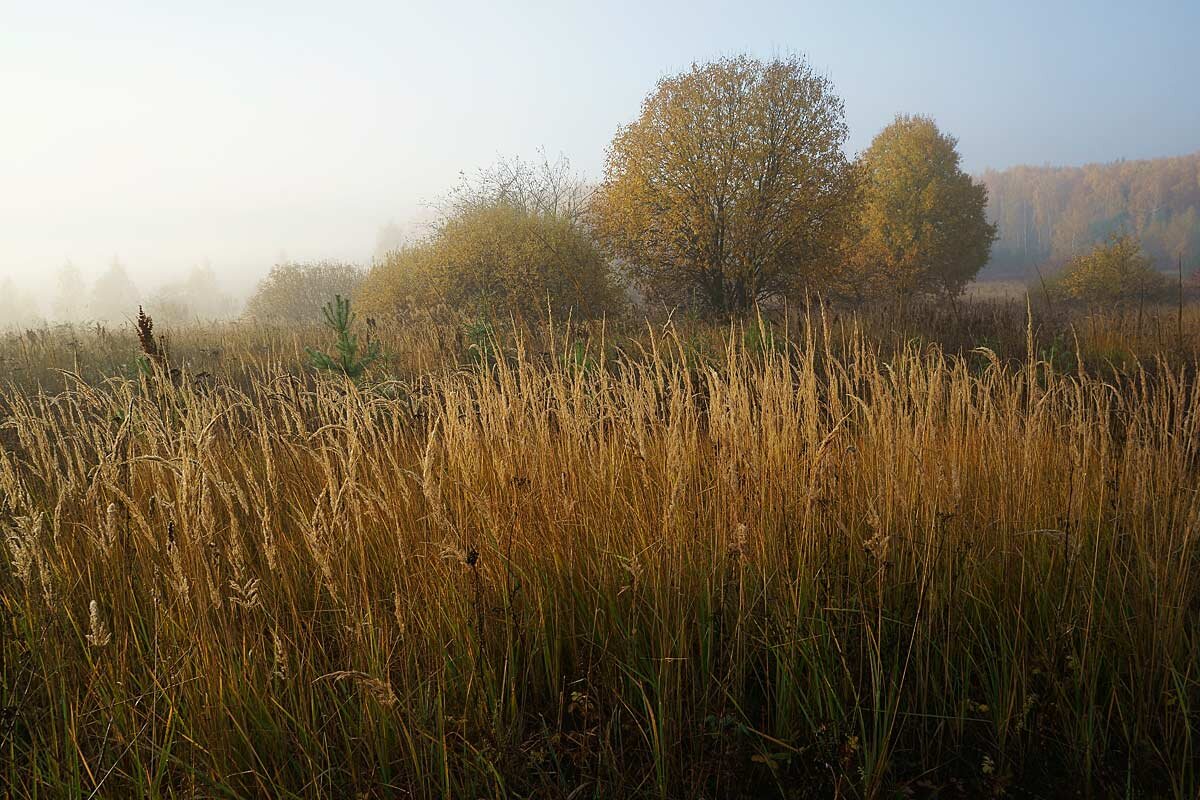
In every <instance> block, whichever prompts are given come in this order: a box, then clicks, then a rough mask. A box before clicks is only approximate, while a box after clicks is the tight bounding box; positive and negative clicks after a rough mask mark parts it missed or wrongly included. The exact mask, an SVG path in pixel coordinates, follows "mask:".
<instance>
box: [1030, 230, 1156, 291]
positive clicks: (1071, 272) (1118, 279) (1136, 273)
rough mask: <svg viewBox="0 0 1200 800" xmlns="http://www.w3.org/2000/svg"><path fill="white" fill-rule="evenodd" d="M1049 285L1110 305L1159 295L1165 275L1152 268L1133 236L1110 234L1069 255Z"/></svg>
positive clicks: (1058, 289)
mask: <svg viewBox="0 0 1200 800" xmlns="http://www.w3.org/2000/svg"><path fill="white" fill-rule="evenodd" d="M1051 285H1052V287H1053V290H1052V291H1053V292H1054V293H1055V294H1058V295H1059V296H1060V297H1061V298H1064V299H1067V300H1073V301H1076V302H1079V303H1082V304H1085V305H1092V306H1105V307H1110V308H1111V307H1121V306H1130V305H1134V304H1138V305H1140V304H1141V303H1144V302H1147V301H1153V300H1157V299H1159V298H1160V297H1162V296H1163V295H1164V294H1165V293H1166V290H1167V278H1166V276H1165V275H1163V274H1162V273H1161V272H1159V271H1157V270H1156V269H1154V267H1153V266H1152V265H1151V263H1150V259H1149V258H1147V257H1146V256H1145V255H1144V254H1143V253H1142V246H1141V243H1140V242H1138V240H1137V239H1136V238H1134V237H1133V236H1130V235H1127V234H1126V235H1119V234H1113V235H1112V236H1110V237H1109V239H1108V241H1107V242H1103V243H1101V244H1098V245H1096V246H1095V247H1094V248H1092V250H1091V251H1089V252H1087V253H1085V254H1083V255H1080V256H1076V257H1075V258H1073V259H1071V261H1070V262H1068V264H1067V266H1066V269H1064V270H1063V272H1062V274H1061V275H1059V276H1058V277H1057V278H1056V279H1055V280H1054V281H1053V282H1052V284H1051Z"/></svg>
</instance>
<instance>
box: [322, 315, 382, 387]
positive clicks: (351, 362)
mask: <svg viewBox="0 0 1200 800" xmlns="http://www.w3.org/2000/svg"><path fill="white" fill-rule="evenodd" d="M321 313H322V314H323V315H324V317H325V326H326V327H328V328H330V329H331V330H332V331H333V332H334V333H335V334H337V341H336V342H335V343H334V348H335V351H336V352H335V353H334V355H330V354H328V353H325V352H323V351H321V350H316V349H313V348H311V347H306V348H305V352H306V353H308V360H309V363H310V364H311V365H312V366H313V368H315V369H319V370H321V371H323V372H337V373H340V374H342V375H345V376H346V377H347V378H349V379H350V380H353V381H357V380H359V379H360V378H361V377H362V376H363V375H364V374H366V371H367V369H368V368H370V366H371V365H372V364H374V363H375V362H376V361H378V360H379V359H380V358H381V357H382V353H381V349H380V346H379V342H377V341H373V340H371V339H370V338H369V337H368V339H367V343H366V347H365V348H364V349H363V350H362V351H360V350H359V347H358V335H357V334H354V333H351V332H350V328H351V327H352V326H353V325H354V319H355V316H354V314H353V313H352V312H351V311H350V299H349V298H344V297H342V296H341V295H340V294H339V295H335V296H334V298H333V302H332V303H326V304H325V307H324V308H322V309H321Z"/></svg>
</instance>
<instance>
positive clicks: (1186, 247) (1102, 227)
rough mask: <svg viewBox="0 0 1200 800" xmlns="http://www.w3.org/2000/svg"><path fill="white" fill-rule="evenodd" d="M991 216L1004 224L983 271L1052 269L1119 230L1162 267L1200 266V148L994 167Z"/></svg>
mask: <svg viewBox="0 0 1200 800" xmlns="http://www.w3.org/2000/svg"><path fill="white" fill-rule="evenodd" d="M981 179H982V180H983V183H984V184H985V185H986V186H987V189H988V209H987V213H988V218H989V219H990V221H992V222H994V223H996V224H997V225H998V226H999V237H998V238H997V240H996V243H995V245H994V246H993V248H992V258H991V261H990V262H989V263H988V265H987V267H986V268H985V269H984V271H983V274H982V275H981V277H991V278H1001V277H1028V276H1030V275H1031V274H1032V273H1033V271H1034V266H1035V265H1037V266H1042V267H1047V266H1048V267H1049V268H1050V269H1051V270H1052V269H1053V268H1054V267H1055V266H1056V265H1058V264H1060V263H1062V262H1063V261H1065V260H1066V259H1068V258H1070V257H1071V256H1073V255H1076V254H1078V253H1080V252H1082V251H1084V250H1086V249H1087V248H1089V247H1090V246H1091V245H1093V244H1095V243H1096V242H1099V241H1102V240H1103V239H1105V238H1107V237H1108V236H1109V235H1110V234H1112V233H1132V234H1134V235H1135V236H1137V237H1138V239H1139V240H1140V241H1141V243H1142V248H1143V249H1144V250H1145V253H1146V255H1147V256H1149V257H1150V259H1151V260H1152V261H1153V263H1154V266H1155V267H1156V268H1158V269H1160V270H1164V271H1167V270H1170V271H1174V270H1175V269H1176V264H1177V259H1178V258H1179V256H1180V253H1182V254H1183V262H1184V271H1185V272H1192V271H1194V270H1197V269H1200V152H1196V153H1193V154H1191V155H1187V156H1179V157H1176V158H1155V159H1149V160H1145V161H1117V162H1113V163H1111V164H1088V165H1086V166H1083V167H1029V166H1020V167H1012V168H1010V169H1006V170H1003V171H996V170H988V171H987V172H985V173H984V174H983V175H982V176H981Z"/></svg>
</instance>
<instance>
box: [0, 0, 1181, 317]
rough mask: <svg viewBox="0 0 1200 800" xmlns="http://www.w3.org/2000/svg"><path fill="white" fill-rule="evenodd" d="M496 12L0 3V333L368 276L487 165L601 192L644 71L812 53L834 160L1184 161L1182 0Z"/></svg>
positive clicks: (979, 165)
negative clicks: (933, 122) (332, 265)
mask: <svg viewBox="0 0 1200 800" xmlns="http://www.w3.org/2000/svg"><path fill="white" fill-rule="evenodd" d="M497 5H503V6H504V7H503V8H499V7H496V6H493V5H491V4H486V3H482V2H479V3H462V4H453V5H445V4H434V3H401V4H396V3H386V4H385V3H342V4H335V5H328V4H324V5H313V6H304V5H303V4H297V3H287V4H277V5H272V4H256V6H255V7H254V8H253V9H250V8H244V7H236V8H235V7H228V8H225V7H217V6H205V7H200V6H191V5H184V4H179V5H174V4H171V3H165V4H154V5H149V4H145V5H143V4H136V3H122V2H116V3H109V4H103V6H101V5H98V4H92V3H82V2H80V3H59V4H54V5H53V7H50V6H49V5H48V4H47V5H45V6H43V4H31V3H25V4H19V5H18V4H15V3H6V2H0V103H2V105H0V107H2V108H3V109H4V115H3V123H2V124H0V189H2V191H0V325H3V324H12V323H14V322H18V323H22V324H23V323H25V322H32V321H36V320H38V319H42V318H46V319H51V320H53V319H60V318H62V317H63V316H64V315H78V316H79V317H80V318H88V319H91V318H96V317H99V316H110V317H113V318H118V319H119V318H122V317H125V316H130V315H132V314H133V313H134V312H135V311H136V303H137V302H138V301H145V302H155V303H158V304H159V305H160V306H162V307H164V308H167V307H168V306H169V304H170V303H175V304H176V305H175V306H173V307H174V308H175V309H176V312H177V313H183V312H179V305H180V304H185V305H186V304H187V303H188V302H190V303H191V305H192V306H195V308H194V309H193V310H192V312H191V313H196V314H199V313H203V314H213V315H218V314H219V315H230V314H235V313H237V310H238V308H239V307H240V301H241V300H242V299H243V298H244V297H245V296H246V294H247V292H249V291H250V290H251V289H252V288H253V286H254V285H255V283H256V281H257V280H258V279H260V278H261V277H262V276H263V275H264V274H265V273H266V272H267V270H268V269H269V268H270V266H271V265H272V264H273V263H276V262H278V261H280V260H288V259H291V260H314V259H337V260H342V261H349V262H354V263H357V264H362V265H367V264H369V263H370V260H371V258H372V257H373V254H374V253H375V250H376V245H377V237H378V236H379V233H380V230H381V229H382V228H383V227H384V226H385V225H388V224H389V223H391V224H393V225H394V226H395V227H396V228H398V229H399V230H400V231H401V232H402V233H403V234H404V235H406V236H414V235H418V234H419V232H420V231H421V230H422V228H423V226H424V225H426V224H427V223H428V221H429V220H430V219H431V216H432V214H433V212H432V211H431V210H430V209H431V206H433V205H434V204H435V203H436V200H437V199H438V198H439V197H440V196H442V194H443V193H444V192H446V191H447V190H448V189H449V188H450V187H451V186H452V185H453V184H454V183H455V181H456V180H457V178H458V176H459V174H460V173H462V172H468V173H469V172H471V171H473V170H475V169H478V168H481V167H485V166H486V165H488V164H490V163H492V162H494V161H495V160H496V159H497V158H499V157H507V156H519V157H525V158H529V157H531V156H534V155H535V154H536V152H537V151H538V149H539V148H544V149H545V151H547V152H549V153H552V154H557V153H562V154H564V155H565V156H566V157H568V158H569V159H570V160H571V162H572V163H573V164H574V166H575V167H576V169H578V170H580V171H581V172H583V173H584V174H586V175H589V176H591V177H593V178H595V177H598V176H600V175H601V173H602V169H603V163H604V154H605V148H606V146H607V144H608V142H609V141H610V140H611V137H612V135H613V134H614V133H615V131H616V130H617V128H618V126H619V125H621V124H622V123H624V122H627V121H629V120H631V119H633V118H634V116H636V114H637V112H638V108H639V104H640V102H641V100H642V98H643V97H644V96H645V95H646V93H647V92H649V91H650V90H651V89H652V88H653V86H654V83H655V81H656V80H657V79H658V78H659V77H660V76H662V75H663V74H666V73H670V72H674V71H678V70H680V69H683V68H686V66H687V65H688V64H689V63H690V62H691V61H693V60H703V59H706V58H711V57H715V56H719V55H722V54H728V53H731V52H750V53H753V54H755V55H760V56H770V55H772V54H775V53H780V52H800V53H804V54H806V56H807V57H808V59H809V60H810V62H811V63H812V64H813V65H814V67H815V68H816V69H817V70H818V71H820V72H822V73H824V74H828V75H829V76H830V78H831V79H832V80H833V82H834V85H835V87H836V88H837V90H838V91H839V93H840V94H841V95H842V96H843V97H844V98H845V103H846V116H847V123H848V125H849V127H850V132H851V136H850V141H849V143H848V145H847V149H848V150H849V151H850V152H852V153H853V152H857V151H858V150H861V149H862V148H863V147H865V146H866V144H867V143H869V141H870V138H871V137H872V136H873V135H874V134H875V133H876V132H877V131H878V130H879V129H880V128H882V127H883V126H884V125H885V124H887V122H889V121H890V120H891V118H892V117H893V116H894V115H895V114H896V113H897V112H919V113H928V114H931V115H933V116H934V117H935V118H937V119H938V121H939V124H940V125H942V126H943V127H944V128H945V129H946V130H948V131H950V132H952V133H954V134H955V135H957V136H958V137H959V140H960V150H961V152H962V153H963V156H964V161H965V166H966V167H967V168H968V169H969V170H972V171H977V172H978V171H982V169H983V168H984V167H987V166H1007V165H1009V164H1016V163H1047V162H1050V163H1068V164H1069V163H1083V162H1087V161H1107V160H1112V159H1116V158H1122V157H1125V158H1135V157H1153V156H1159V155H1168V154H1173V153H1184V152H1190V151H1192V150H1195V149H1196V148H1197V147H1198V146H1200V104H1197V103H1194V102H1186V101H1185V98H1189V97H1192V96H1194V92H1195V89H1194V86H1192V85H1191V83H1190V80H1189V76H1191V75H1192V74H1194V64H1193V63H1192V62H1191V60H1190V59H1191V55H1190V42H1189V32H1191V31H1195V30H1196V29H1198V28H1200V11H1198V10H1197V6H1196V5H1195V4H1189V3H1183V2H1160V3H1154V4H1149V5H1145V4H1143V5H1139V6H1136V7H1133V6H1131V7H1129V8H1128V9H1124V10H1115V9H1110V10H1108V11H1106V13H1105V14H1104V15H1101V16H1103V19H1098V18H1093V15H1091V14H1090V13H1088V9H1089V6H1088V5H1086V4H1078V5H1072V4H1061V6H1056V7H1055V8H1053V9H1047V8H1045V7H1044V4H1032V3H1030V4H1024V5H1023V4H1021V3H1011V4H1006V5H1005V7H1004V8H1003V9H996V10H994V11H981V10H961V9H960V8H959V7H958V6H957V5H947V6H945V7H943V6H942V5H941V4H938V3H925V4H920V5H918V6H917V7H912V6H910V5H907V4H896V5H895V7H888V8H882V9H881V10H877V11H875V12H872V13H865V12H862V11H852V10H845V9H841V8H839V7H835V4H815V3H814V4H794V3H782V2H760V3H749V4H746V3H739V4H722V3H691V2H687V3H685V2H673V3H663V4H656V5H655V6H654V7H653V8H652V9H646V8H645V7H644V4H638V3H628V4H622V5H617V4H594V5H590V6H586V7H585V6H580V7H578V8H563V7H562V5H563V4H549V3H547V4H537V3H526V4H521V5H516V4H497ZM1031 19H1036V20H1037V24H1036V25H1033V24H1031V23H1030V22H1029V20H1031ZM1151 121H1152V124H1150V123H1151ZM393 230H394V229H393ZM114 265H116V266H114ZM122 309H124V312H123V313H122ZM201 309H203V310H201Z"/></svg>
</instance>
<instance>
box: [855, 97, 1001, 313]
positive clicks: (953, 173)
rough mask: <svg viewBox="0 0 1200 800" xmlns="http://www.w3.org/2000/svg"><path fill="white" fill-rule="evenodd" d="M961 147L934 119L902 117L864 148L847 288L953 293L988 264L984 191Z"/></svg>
mask: <svg viewBox="0 0 1200 800" xmlns="http://www.w3.org/2000/svg"><path fill="white" fill-rule="evenodd" d="M956 145H957V142H956V140H955V139H954V137H952V136H949V135H947V134H944V133H942V132H941V131H940V130H938V127H937V125H936V124H935V123H934V121H933V120H932V119H929V118H928V117H921V116H911V117H910V116H900V117H897V118H896V121H895V122H893V123H892V124H891V125H889V126H888V127H886V128H884V129H883V130H882V131H881V132H880V133H879V134H878V135H877V136H876V137H875V139H874V141H872V142H871V146H870V147H869V148H867V151H866V152H865V153H863V154H862V157H861V158H860V159H859V163H858V173H859V190H860V196H859V199H858V201H857V203H856V207H857V208H858V214H857V216H856V220H855V224H854V225H852V226H849V227H848V228H847V239H846V246H845V250H844V255H843V269H842V271H841V273H840V278H841V282H842V284H843V286H844V287H845V288H847V289H849V291H850V293H852V294H854V295H857V296H858V297H860V298H862V297H867V296H871V295H879V294H886V295H892V296H900V297H906V296H910V295H912V294H915V293H919V292H938V293H946V294H950V295H955V294H958V293H959V292H961V291H962V290H963V288H964V287H966V285H967V283H968V282H970V281H971V279H972V278H974V277H975V275H976V274H978V272H979V270H980V269H982V268H983V265H984V264H986V263H987V260H988V254H989V252H990V251H991V246H992V241H993V240H994V239H995V238H996V227H995V226H994V225H991V224H989V223H988V221H987V217H986V215H985V210H986V207H987V189H986V188H985V187H984V186H983V184H980V183H976V182H975V181H974V180H972V178H971V176H970V175H968V174H966V173H965V172H963V171H962V169H960V168H959V155H958V151H957V149H956Z"/></svg>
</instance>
